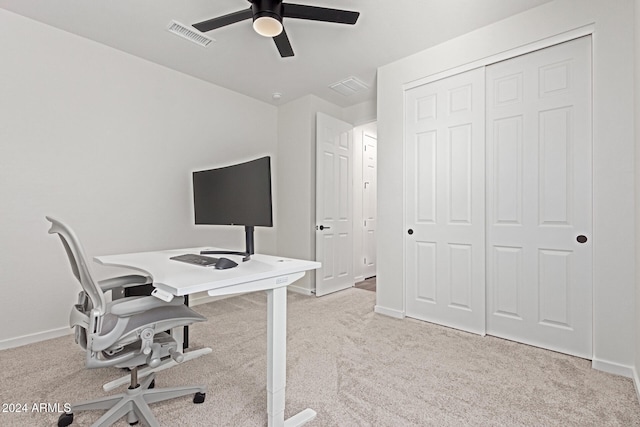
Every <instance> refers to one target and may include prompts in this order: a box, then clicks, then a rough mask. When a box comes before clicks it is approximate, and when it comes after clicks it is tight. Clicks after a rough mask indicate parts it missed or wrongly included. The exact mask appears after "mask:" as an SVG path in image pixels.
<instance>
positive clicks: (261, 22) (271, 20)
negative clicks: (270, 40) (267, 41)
mask: <svg viewBox="0 0 640 427" xmlns="http://www.w3.org/2000/svg"><path fill="white" fill-rule="evenodd" d="M253 29H254V30H255V32H256V33H258V34H260V35H261V36H264V37H275V36H277V35H278V34H280V33H281V32H282V22H280V20H279V19H277V17H274V16H270V15H267V14H265V15H263V16H256V17H255V19H254V20H253Z"/></svg>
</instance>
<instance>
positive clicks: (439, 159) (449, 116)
mask: <svg viewBox="0 0 640 427" xmlns="http://www.w3.org/2000/svg"><path fill="white" fill-rule="evenodd" d="M484 85H485V83H484V69H483V68H480V69H476V70H472V71H469V72H466V73H463V74H458V75H456V76H453V77H450V78H447V79H444V80H439V81H436V82H433V83H429V84H426V85H423V86H419V87H416V88H413V89H410V90H408V91H407V92H406V93H405V110H406V113H405V115H406V119H405V120H406V122H405V170H406V176H405V184H406V191H407V193H406V194H407V196H406V206H405V212H406V214H405V215H406V217H405V224H406V228H407V229H406V230H405V233H406V234H405V250H406V252H405V254H406V276H405V281H406V282H405V284H406V287H405V289H406V296H405V298H406V299H405V301H406V314H407V316H410V317H414V318H418V319H422V320H427V321H431V322H435V323H439V324H442V325H446V326H450V327H454V328H458V329H462V330H466V331H470V332H475V333H479V334H484V332H485V256H484V254H485V205H484V198H485V194H484V180H485V171H484V166H485V158H484V156H485V148H484V138H485V135H484V123H485V115H484Z"/></svg>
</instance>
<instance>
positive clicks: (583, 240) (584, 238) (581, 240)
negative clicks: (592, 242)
mask: <svg viewBox="0 0 640 427" xmlns="http://www.w3.org/2000/svg"><path fill="white" fill-rule="evenodd" d="M576 240H577V241H578V243H586V242H587V236H585V235H584V234H581V235H579V236H578V237H576Z"/></svg>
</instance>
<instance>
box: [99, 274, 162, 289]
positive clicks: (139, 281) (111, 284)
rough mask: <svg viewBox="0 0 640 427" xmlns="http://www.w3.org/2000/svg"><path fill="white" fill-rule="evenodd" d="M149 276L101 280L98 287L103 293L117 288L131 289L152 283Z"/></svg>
mask: <svg viewBox="0 0 640 427" xmlns="http://www.w3.org/2000/svg"><path fill="white" fill-rule="evenodd" d="M152 282H153V281H152V279H151V277H149V276H141V275H139V274H130V275H128V276H119V277H113V278H111V279H105V280H100V281H99V282H98V285H99V286H100V288H102V291H103V292H107V291H110V290H113V289H117V288H131V287H133V286H140V285H146V284H149V283H152Z"/></svg>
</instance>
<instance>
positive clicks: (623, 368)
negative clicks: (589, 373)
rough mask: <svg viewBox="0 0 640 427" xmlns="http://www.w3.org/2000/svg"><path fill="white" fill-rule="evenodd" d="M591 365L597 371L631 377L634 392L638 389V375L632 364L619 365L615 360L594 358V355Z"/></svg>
mask: <svg viewBox="0 0 640 427" xmlns="http://www.w3.org/2000/svg"><path fill="white" fill-rule="evenodd" d="M591 367H592V368H593V369H597V370H598V371H602V372H608V373H610V374H614V375H621V376H623V377H627V378H633V379H634V380H635V381H634V382H635V384H636V392H637V390H638V385H640V383H638V377H637V375H636V372H635V368H634V367H633V366H627V365H621V364H619V363H615V362H609V361H607V360H600V359H596V358H595V357H594V358H593V360H592V361H591Z"/></svg>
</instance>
